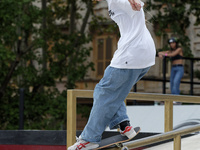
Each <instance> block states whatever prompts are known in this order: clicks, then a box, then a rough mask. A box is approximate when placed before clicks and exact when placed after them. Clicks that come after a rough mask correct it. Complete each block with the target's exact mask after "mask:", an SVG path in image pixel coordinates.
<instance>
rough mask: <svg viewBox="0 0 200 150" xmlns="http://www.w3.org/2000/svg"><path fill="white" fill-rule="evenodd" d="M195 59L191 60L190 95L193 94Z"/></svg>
mask: <svg viewBox="0 0 200 150" xmlns="http://www.w3.org/2000/svg"><path fill="white" fill-rule="evenodd" d="M193 78H194V61H193V59H191V60H190V95H193V80H194V79H193Z"/></svg>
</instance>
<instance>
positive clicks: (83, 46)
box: [0, 0, 93, 129]
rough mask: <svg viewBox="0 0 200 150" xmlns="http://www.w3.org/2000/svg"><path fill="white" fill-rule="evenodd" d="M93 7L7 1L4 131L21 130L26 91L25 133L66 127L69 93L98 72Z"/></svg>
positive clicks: (0, 100) (1, 62) (1, 70)
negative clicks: (22, 97)
mask: <svg viewBox="0 0 200 150" xmlns="http://www.w3.org/2000/svg"><path fill="white" fill-rule="evenodd" d="M82 6H84V7H82ZM92 8H93V4H92V1H87V0H80V1H75V0H66V1H63V0H49V1H48V2H47V1H46V0H41V1H36V0H17V1H16V0H2V1H1V5H0V115H1V117H0V129H17V128H18V121H19V115H18V114H19V110H18V108H19V89H20V88H24V89H25V114H24V115H25V118H24V119H25V129H60V128H63V125H64V124H65V121H66V120H65V119H66V90H67V89H71V88H74V87H75V82H76V81H77V80H80V79H83V78H84V77H85V75H86V73H87V71H88V70H89V69H93V63H92V62H88V61H87V57H88V56H89V55H90V51H91V50H92V49H91V47H88V46H87V44H88V43H89V42H90V41H91V36H90V33H89V32H88V31H87V30H86V29H87V24H88V23H89V21H90V17H91V16H92V15H93V9H92ZM57 83H64V84H65V85H64V86H65V89H64V90H63V91H59V90H58V88H57V86H56V84H57Z"/></svg>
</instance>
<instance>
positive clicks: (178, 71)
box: [170, 66, 184, 95]
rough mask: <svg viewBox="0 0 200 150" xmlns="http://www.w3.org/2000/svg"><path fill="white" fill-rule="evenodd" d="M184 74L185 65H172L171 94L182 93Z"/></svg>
mask: <svg viewBox="0 0 200 150" xmlns="http://www.w3.org/2000/svg"><path fill="white" fill-rule="evenodd" d="M183 74H184V67H183V66H172V69H171V76H170V89H171V94H175V95H179V94H180V83H181V78H182V77H183Z"/></svg>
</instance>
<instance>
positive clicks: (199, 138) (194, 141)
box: [145, 134, 200, 150]
mask: <svg viewBox="0 0 200 150" xmlns="http://www.w3.org/2000/svg"><path fill="white" fill-rule="evenodd" d="M145 150H173V142H169V143H165V144H162V145H159V146H155V147H151V148H147V149H145ZM181 150H200V134H198V135H194V136H191V137H188V138H184V139H182V140H181Z"/></svg>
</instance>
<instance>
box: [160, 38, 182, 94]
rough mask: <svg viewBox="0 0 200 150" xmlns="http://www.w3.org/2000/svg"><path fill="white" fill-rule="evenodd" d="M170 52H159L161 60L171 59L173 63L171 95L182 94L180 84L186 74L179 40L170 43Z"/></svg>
mask: <svg viewBox="0 0 200 150" xmlns="http://www.w3.org/2000/svg"><path fill="white" fill-rule="evenodd" d="M168 43H169V45H170V50H168V51H162V52H159V53H158V55H159V57H160V58H163V57H165V56H167V57H170V59H171V62H172V67H171V75H170V90H171V94H175V95H179V94H180V82H181V79H182V77H183V74H184V67H183V51H182V49H181V47H179V45H178V40H177V39H176V38H174V37H172V38H170V39H169V41H168Z"/></svg>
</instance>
